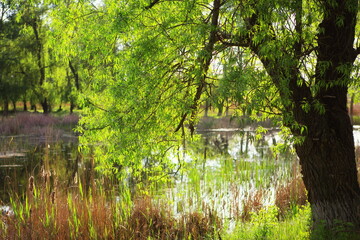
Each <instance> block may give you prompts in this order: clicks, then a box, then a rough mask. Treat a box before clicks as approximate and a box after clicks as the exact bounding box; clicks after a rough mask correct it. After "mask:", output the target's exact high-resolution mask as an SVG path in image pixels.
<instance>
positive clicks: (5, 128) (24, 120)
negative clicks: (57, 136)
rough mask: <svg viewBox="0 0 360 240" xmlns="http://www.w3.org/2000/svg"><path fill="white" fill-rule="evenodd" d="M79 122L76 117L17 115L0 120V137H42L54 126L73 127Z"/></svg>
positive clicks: (36, 114) (34, 114) (33, 114)
mask: <svg viewBox="0 0 360 240" xmlns="http://www.w3.org/2000/svg"><path fill="white" fill-rule="evenodd" d="M78 120H79V116H77V115H68V116H64V117H55V116H52V115H44V114H38V113H17V114H15V115H12V116H8V117H2V118H1V119H0V134H1V135H19V134H38V135H44V134H45V133H46V132H48V131H49V128H56V126H60V125H61V126H67V125H69V126H71V127H74V126H75V125H76V124H77V122H78Z"/></svg>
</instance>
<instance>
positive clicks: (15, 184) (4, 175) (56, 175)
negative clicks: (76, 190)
mask: <svg viewBox="0 0 360 240" xmlns="http://www.w3.org/2000/svg"><path fill="white" fill-rule="evenodd" d="M0 144H1V146H2V149H1V151H0V182H1V183H2V186H1V189H0V198H1V201H2V202H3V203H8V202H9V198H10V195H11V194H13V193H16V194H18V195H20V196H21V195H22V194H23V193H25V191H26V187H27V182H28V179H29V177H30V176H34V177H36V178H37V179H36V181H35V182H36V183H37V182H42V181H43V180H47V181H49V182H50V187H52V186H53V185H54V184H55V182H56V184H60V185H65V186H70V185H71V184H73V182H74V178H75V176H76V175H77V173H78V172H79V171H80V169H81V168H83V167H82V166H81V164H82V162H83V161H82V160H81V155H80V154H79V152H78V141H77V138H76V137H75V136H71V137H70V135H68V136H65V137H64V138H61V139H59V138H56V139H53V138H49V137H43V136H38V137H37V136H10V137H2V138H1V139H0ZM41 178H43V179H41Z"/></svg>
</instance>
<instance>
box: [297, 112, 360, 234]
mask: <svg viewBox="0 0 360 240" xmlns="http://www.w3.org/2000/svg"><path fill="white" fill-rule="evenodd" d="M309 120H310V121H311V120H313V123H314V124H312V125H310V126H309V129H308V135H307V136H306V137H305V140H304V142H303V144H299V145H296V146H295V149H296V152H297V154H298V156H299V158H300V164H301V168H302V174H303V180H304V183H305V186H306V189H307V190H308V197H309V202H310V204H311V208H312V212H313V219H314V222H315V224H319V223H321V221H325V222H324V223H325V224H326V225H327V226H329V227H332V226H334V225H335V224H336V220H339V221H340V222H351V223H353V224H355V227H356V228H359V226H360V188H359V184H358V180H357V171H356V162H355V151H354V140H353V134H352V125H351V123H350V118H349V116H348V114H347V112H345V111H344V112H343V113H342V114H341V113H340V112H338V113H337V115H334V114H326V115H325V116H324V115H323V116H321V115H314V116H313V118H312V119H309Z"/></svg>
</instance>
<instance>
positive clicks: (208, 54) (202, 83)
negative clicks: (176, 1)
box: [175, 0, 221, 134]
mask: <svg viewBox="0 0 360 240" xmlns="http://www.w3.org/2000/svg"><path fill="white" fill-rule="evenodd" d="M213 6H214V7H213V11H212V16H211V25H210V28H211V29H210V34H209V38H208V41H207V43H206V45H205V46H204V48H203V52H204V53H203V54H201V56H200V57H199V59H198V61H197V62H200V74H201V75H200V76H198V77H199V84H198V86H197V88H196V93H195V96H194V99H193V101H192V105H191V106H190V110H191V116H190V123H189V128H190V131H191V134H192V133H193V132H194V121H195V118H196V114H197V110H198V107H199V101H200V98H201V95H202V93H203V91H204V89H205V87H206V75H207V72H208V70H209V67H210V63H211V59H212V56H213V51H214V46H215V43H216V42H217V41H218V36H217V32H218V24H219V15H220V7H221V0H214V3H213ZM187 116H188V113H184V114H183V115H182V118H181V121H180V123H179V124H178V126H177V127H176V129H175V132H176V131H178V130H179V129H180V128H181V126H183V124H184V121H185V120H186V118H187Z"/></svg>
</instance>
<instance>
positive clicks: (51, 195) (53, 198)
mask: <svg viewBox="0 0 360 240" xmlns="http://www.w3.org/2000/svg"><path fill="white" fill-rule="evenodd" d="M50 200H51V203H52V204H54V203H55V191H52V192H51V194H50Z"/></svg>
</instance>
